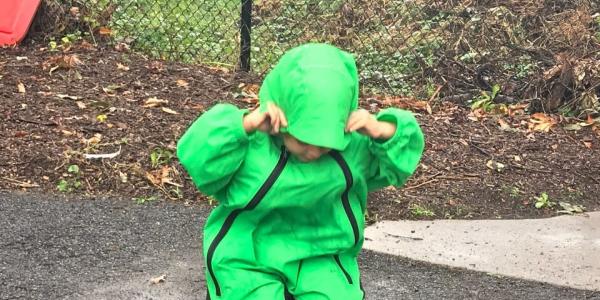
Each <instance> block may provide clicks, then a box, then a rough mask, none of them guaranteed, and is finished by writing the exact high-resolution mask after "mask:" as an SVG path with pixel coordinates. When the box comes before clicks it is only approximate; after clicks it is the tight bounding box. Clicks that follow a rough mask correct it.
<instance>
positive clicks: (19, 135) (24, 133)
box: [15, 130, 28, 138]
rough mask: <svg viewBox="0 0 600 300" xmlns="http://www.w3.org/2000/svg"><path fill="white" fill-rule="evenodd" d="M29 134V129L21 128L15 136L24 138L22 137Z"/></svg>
mask: <svg viewBox="0 0 600 300" xmlns="http://www.w3.org/2000/svg"><path fill="white" fill-rule="evenodd" d="M27 134H28V133H27V131H23V130H19V131H17V132H15V137H17V138H22V137H25V136H27Z"/></svg>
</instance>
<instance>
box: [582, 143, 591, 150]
mask: <svg viewBox="0 0 600 300" xmlns="http://www.w3.org/2000/svg"><path fill="white" fill-rule="evenodd" d="M583 145H585V146H586V147H587V148H588V149H592V142H583Z"/></svg>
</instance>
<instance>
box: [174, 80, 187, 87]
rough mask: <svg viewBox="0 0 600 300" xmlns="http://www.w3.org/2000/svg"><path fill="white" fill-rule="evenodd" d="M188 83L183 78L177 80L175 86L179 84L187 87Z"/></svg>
mask: <svg viewBox="0 0 600 300" xmlns="http://www.w3.org/2000/svg"><path fill="white" fill-rule="evenodd" d="M189 85H190V84H189V83H188V82H187V81H185V80H183V79H179V80H177V86H179V87H183V88H187V87H188V86H189Z"/></svg>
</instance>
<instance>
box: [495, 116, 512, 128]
mask: <svg viewBox="0 0 600 300" xmlns="http://www.w3.org/2000/svg"><path fill="white" fill-rule="evenodd" d="M498 124H500V129H502V130H509V129H511V127H510V125H508V123H507V122H506V121H504V119H502V118H499V119H498Z"/></svg>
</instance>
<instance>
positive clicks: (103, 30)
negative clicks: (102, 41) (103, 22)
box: [98, 27, 112, 35]
mask: <svg viewBox="0 0 600 300" xmlns="http://www.w3.org/2000/svg"><path fill="white" fill-rule="evenodd" d="M98 33H99V34H100V35H111V34H112V30H110V28H107V27H100V29H99V30H98Z"/></svg>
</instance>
